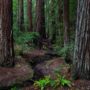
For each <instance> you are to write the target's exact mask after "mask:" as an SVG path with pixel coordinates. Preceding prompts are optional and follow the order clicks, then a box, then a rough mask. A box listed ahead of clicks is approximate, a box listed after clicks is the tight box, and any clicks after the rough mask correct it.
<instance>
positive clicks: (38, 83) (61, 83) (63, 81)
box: [34, 73, 71, 90]
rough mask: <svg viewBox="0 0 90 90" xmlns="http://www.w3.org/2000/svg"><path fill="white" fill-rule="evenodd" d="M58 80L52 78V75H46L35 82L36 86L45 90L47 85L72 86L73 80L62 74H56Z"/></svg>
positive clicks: (54, 86) (55, 86)
mask: <svg viewBox="0 0 90 90" xmlns="http://www.w3.org/2000/svg"><path fill="white" fill-rule="evenodd" d="M56 77H57V78H56V80H53V79H51V78H50V76H46V77H44V78H43V79H40V80H38V81H35V82H34V86H35V87H38V88H40V90H45V88H46V87H47V86H51V87H52V88H57V87H59V86H63V87H64V86H68V87H71V81H70V80H67V79H65V77H64V76H62V75H60V74H58V73H57V74H56Z"/></svg>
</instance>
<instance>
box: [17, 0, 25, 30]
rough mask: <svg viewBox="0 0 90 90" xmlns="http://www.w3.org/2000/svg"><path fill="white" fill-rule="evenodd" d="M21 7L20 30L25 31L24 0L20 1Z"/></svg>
mask: <svg viewBox="0 0 90 90" xmlns="http://www.w3.org/2000/svg"><path fill="white" fill-rule="evenodd" d="M18 5H19V21H18V22H19V30H20V31H24V8H23V5H24V3H23V0H18Z"/></svg>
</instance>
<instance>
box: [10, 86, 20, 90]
mask: <svg viewBox="0 0 90 90" xmlns="http://www.w3.org/2000/svg"><path fill="white" fill-rule="evenodd" d="M10 90H18V88H17V87H16V86H14V87H12V88H11V89H10Z"/></svg>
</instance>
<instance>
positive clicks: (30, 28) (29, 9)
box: [27, 0, 33, 32]
mask: <svg viewBox="0 0 90 90" xmlns="http://www.w3.org/2000/svg"><path fill="white" fill-rule="evenodd" d="M27 5H28V10H27V12H28V21H29V30H28V31H30V32H32V31H33V24H32V0H27Z"/></svg>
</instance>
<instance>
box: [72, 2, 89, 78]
mask: <svg viewBox="0 0 90 90" xmlns="http://www.w3.org/2000/svg"><path fill="white" fill-rule="evenodd" d="M73 65H74V70H73V71H74V72H73V75H74V77H75V78H81V79H90V0H78V8H77V26H76V40H75V51H74V60H73Z"/></svg>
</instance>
